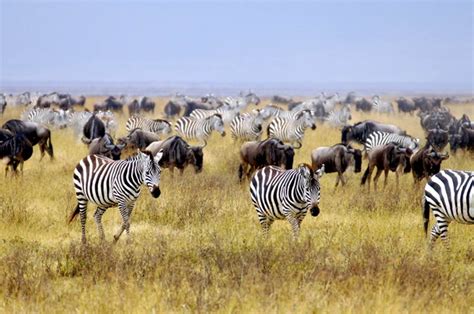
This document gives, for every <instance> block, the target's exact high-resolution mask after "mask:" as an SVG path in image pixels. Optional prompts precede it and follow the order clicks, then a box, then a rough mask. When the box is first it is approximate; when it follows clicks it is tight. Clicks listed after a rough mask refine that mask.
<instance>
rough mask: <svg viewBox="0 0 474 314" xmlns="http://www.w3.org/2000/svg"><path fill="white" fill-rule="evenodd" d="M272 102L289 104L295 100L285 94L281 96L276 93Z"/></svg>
mask: <svg viewBox="0 0 474 314" xmlns="http://www.w3.org/2000/svg"><path fill="white" fill-rule="evenodd" d="M272 102H273V103H276V104H284V105H286V104H289V103H292V102H293V99H291V98H287V97H283V96H279V95H274V96H273V97H272Z"/></svg>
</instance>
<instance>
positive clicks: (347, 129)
mask: <svg viewBox="0 0 474 314" xmlns="http://www.w3.org/2000/svg"><path fill="white" fill-rule="evenodd" d="M351 139H352V125H346V126H344V127H343V128H342V130H341V143H343V144H347V143H348V142H349V141H350V140H351Z"/></svg>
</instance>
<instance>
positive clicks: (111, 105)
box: [94, 96, 123, 113]
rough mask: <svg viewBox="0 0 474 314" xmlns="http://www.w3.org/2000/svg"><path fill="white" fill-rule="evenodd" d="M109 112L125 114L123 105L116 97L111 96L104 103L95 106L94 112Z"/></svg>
mask: <svg viewBox="0 0 474 314" xmlns="http://www.w3.org/2000/svg"><path fill="white" fill-rule="evenodd" d="M107 110H110V111H115V112H118V113H123V103H122V102H121V101H120V100H119V99H117V98H115V97H114V96H109V97H107V98H106V99H105V100H104V101H103V102H102V103H99V104H95V105H94V111H107Z"/></svg>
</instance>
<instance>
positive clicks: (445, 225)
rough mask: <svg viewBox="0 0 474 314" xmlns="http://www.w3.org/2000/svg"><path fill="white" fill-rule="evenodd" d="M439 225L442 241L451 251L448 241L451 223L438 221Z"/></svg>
mask: <svg viewBox="0 0 474 314" xmlns="http://www.w3.org/2000/svg"><path fill="white" fill-rule="evenodd" d="M437 225H438V226H439V231H440V233H441V241H443V244H444V246H445V247H446V249H447V250H448V251H449V249H450V247H449V239H448V225H449V221H443V222H440V221H438V223H437Z"/></svg>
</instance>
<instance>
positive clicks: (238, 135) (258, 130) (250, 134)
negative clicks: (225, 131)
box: [230, 111, 263, 141]
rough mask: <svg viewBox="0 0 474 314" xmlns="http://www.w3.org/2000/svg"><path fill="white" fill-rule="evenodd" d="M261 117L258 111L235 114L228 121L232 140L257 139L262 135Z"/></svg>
mask: <svg viewBox="0 0 474 314" xmlns="http://www.w3.org/2000/svg"><path fill="white" fill-rule="evenodd" d="M262 123H263V117H262V115H261V114H260V111H257V112H256V113H250V114H241V115H237V116H236V117H235V118H234V119H233V120H232V122H231V123H230V132H231V133H232V138H233V139H234V140H243V141H257V140H259V139H260V136H261V135H262Z"/></svg>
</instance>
